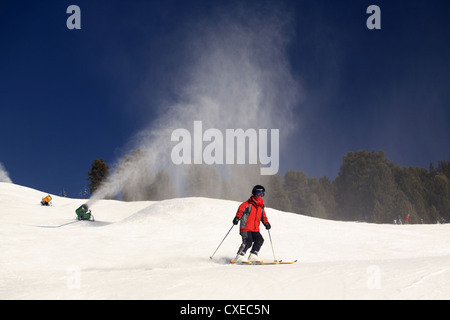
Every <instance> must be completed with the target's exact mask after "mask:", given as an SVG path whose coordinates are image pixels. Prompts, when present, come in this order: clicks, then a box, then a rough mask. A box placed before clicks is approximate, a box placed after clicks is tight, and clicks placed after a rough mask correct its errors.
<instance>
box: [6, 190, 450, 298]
mask: <svg viewBox="0 0 450 320" xmlns="http://www.w3.org/2000/svg"><path fill="white" fill-rule="evenodd" d="M45 195H46V193H44V192H40V191H36V190H33V189H30V188H26V187H22V186H18V185H14V184H9V183H0V212H1V214H0V299H86V298H88V299H316V298H319V299H320V298H322V299H330V298H331V299H373V298H382V299H409V298H419V299H420V298H424V299H439V298H442V299H449V298H450V265H449V263H448V261H450V225H403V226H396V225H373V224H365V223H351V222H335V221H326V220H321V219H315V218H310V217H305V216H300V215H296V214H292V213H285V212H280V211H277V210H272V209H267V215H268V217H269V220H270V222H271V224H272V229H271V236H272V240H273V245H274V250H275V255H276V258H277V259H285V260H290V259H299V262H298V263H296V264H293V265H274V266H238V265H229V264H227V261H228V260H229V258H231V257H234V255H235V253H236V250H237V248H238V247H239V244H240V241H241V239H240V236H239V234H238V228H237V227H234V228H233V230H232V231H231V233H230V235H229V236H228V238H227V239H226V240H225V241H224V243H223V245H222V247H221V248H220V249H219V250H218V252H217V253H216V255H215V257H214V259H213V260H210V259H209V257H210V255H211V254H212V253H213V252H214V250H215V249H216V247H217V246H218V244H219V243H220V241H221V240H222V239H223V237H224V236H225V234H226V232H227V231H228V230H229V228H230V227H231V225H232V224H231V221H232V219H233V217H234V214H235V212H236V209H237V206H238V205H239V203H237V202H233V201H224V200H216V199H205V198H182V199H173V200H165V201H159V202H151V201H143V202H128V203H126V202H120V201H112V200H100V201H98V202H96V203H95V204H93V206H92V208H91V209H92V212H93V214H94V216H95V219H96V221H95V222H87V221H81V222H75V223H72V222H74V221H76V220H75V209H76V208H78V207H79V206H80V205H81V204H83V203H84V202H85V200H80V199H68V198H61V197H57V196H54V195H52V197H53V201H52V202H53V206H52V207H42V206H41V205H40V203H39V202H40V200H41V198H43V197H44V196H45ZM242 200H246V199H245V198H243V199H242ZM269 205H270V204H269ZM261 233H262V235H263V236H264V238H265V239H266V241H265V243H264V245H263V248H262V250H261V252H260V257H262V258H263V259H265V260H272V259H273V255H272V249H271V247H270V241H269V237H268V233H267V231H266V230H265V229H262V231H261Z"/></svg>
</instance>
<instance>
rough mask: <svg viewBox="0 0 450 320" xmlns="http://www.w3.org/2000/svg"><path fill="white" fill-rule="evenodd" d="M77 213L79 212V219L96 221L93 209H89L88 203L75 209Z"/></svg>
mask: <svg viewBox="0 0 450 320" xmlns="http://www.w3.org/2000/svg"><path fill="white" fill-rule="evenodd" d="M75 213H76V214H77V218H78V220H92V221H94V216H93V215H92V213H91V210H89V208H88V206H87V204H86V203H85V204H83V205H81V207H79V208H78V209H77V210H75Z"/></svg>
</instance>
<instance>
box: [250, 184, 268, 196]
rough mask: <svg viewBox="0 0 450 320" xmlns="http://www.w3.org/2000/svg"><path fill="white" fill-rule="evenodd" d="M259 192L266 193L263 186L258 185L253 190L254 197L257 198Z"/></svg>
mask: <svg viewBox="0 0 450 320" xmlns="http://www.w3.org/2000/svg"><path fill="white" fill-rule="evenodd" d="M257 192H266V189H265V188H264V187H263V186H261V185H259V184H257V185H256V186H254V187H253V189H252V195H254V196H256V193H257Z"/></svg>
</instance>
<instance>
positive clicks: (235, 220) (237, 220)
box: [233, 217, 239, 225]
mask: <svg viewBox="0 0 450 320" xmlns="http://www.w3.org/2000/svg"><path fill="white" fill-rule="evenodd" d="M238 223H239V218H238V217H234V219H233V224H234V225H237V224H238Z"/></svg>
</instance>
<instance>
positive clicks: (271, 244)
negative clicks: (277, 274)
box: [267, 230, 277, 261]
mask: <svg viewBox="0 0 450 320" xmlns="http://www.w3.org/2000/svg"><path fill="white" fill-rule="evenodd" d="M267 232H268V233H269V239H270V246H271V247H272V254H273V261H277V259H275V252H274V251H273V243H272V237H271V236H270V230H267Z"/></svg>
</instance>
